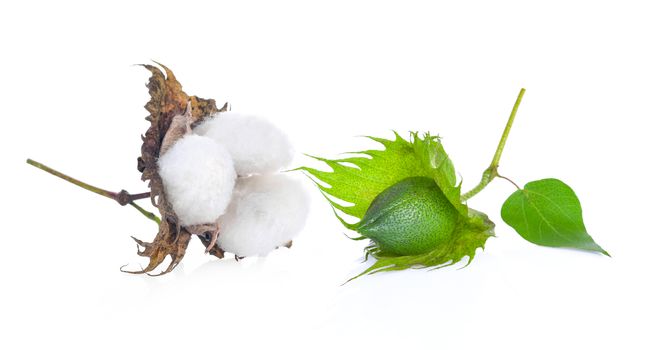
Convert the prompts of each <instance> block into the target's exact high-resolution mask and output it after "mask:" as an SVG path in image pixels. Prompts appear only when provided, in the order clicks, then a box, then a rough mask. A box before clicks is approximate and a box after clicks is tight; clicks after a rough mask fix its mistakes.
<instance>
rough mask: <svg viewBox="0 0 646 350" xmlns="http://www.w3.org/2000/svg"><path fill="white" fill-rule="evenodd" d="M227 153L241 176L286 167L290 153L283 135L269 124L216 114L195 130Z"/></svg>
mask: <svg viewBox="0 0 646 350" xmlns="http://www.w3.org/2000/svg"><path fill="white" fill-rule="evenodd" d="M194 131H195V133H196V134H198V135H203V136H207V137H210V138H212V139H213V140H215V141H216V142H218V143H220V144H222V145H224V146H225V147H226V148H227V149H228V150H229V153H231V157H232V158H233V162H234V165H235V169H236V172H237V173H238V174H239V175H241V176H247V175H252V174H270V173H273V172H276V171H277V170H280V169H281V168H284V167H286V166H288V165H289V163H290V162H291V161H292V157H293V151H292V147H291V144H290V143H289V140H288V139H287V136H286V135H285V134H284V133H283V132H282V131H281V130H280V129H278V128H277V127H275V126H274V125H273V124H271V123H270V122H269V121H267V120H265V119H262V118H259V117H255V116H249V115H242V114H238V113H233V112H223V113H218V114H217V115H216V116H215V117H213V118H211V119H209V120H207V121H205V122H203V123H202V124H200V125H199V126H198V127H196V128H195V130H194Z"/></svg>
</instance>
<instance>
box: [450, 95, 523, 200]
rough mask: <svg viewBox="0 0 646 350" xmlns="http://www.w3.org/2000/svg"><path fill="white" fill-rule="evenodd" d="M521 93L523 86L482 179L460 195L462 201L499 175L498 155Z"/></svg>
mask: <svg viewBox="0 0 646 350" xmlns="http://www.w3.org/2000/svg"><path fill="white" fill-rule="evenodd" d="M523 95H525V89H524V88H523V89H520V92H519V93H518V97H517V98H516V103H515V104H514V108H513V109H512V110H511V115H510V116H509V119H508V120H507V125H506V126H505V130H504V131H503V132H502V136H501V137H500V142H498V148H496V153H495V154H494V155H493V159H492V160H491V164H489V167H488V168H487V169H486V170H485V171H484V172H483V173H482V179H481V180H480V183H478V184H477V185H476V186H475V187H474V188H473V189H472V190H470V191H468V192H467V193H465V194H463V195H462V197H461V199H462V201H463V202H464V201H466V200H468V199H469V198H471V197H473V196H475V195H476V194H478V193H480V191H482V190H483V189H484V188H485V187H487V185H489V183H490V182H491V181H493V179H495V178H496V177H501V176H500V174H498V166H499V165H500V157H502V151H503V149H504V148H505V144H506V143H507V137H509V131H511V127H512V125H513V124H514V119H516V113H517V112H518V106H520V101H522V100H523ZM510 181H511V180H510ZM512 183H513V182H512ZM514 185H516V184H514ZM516 187H518V186H516Z"/></svg>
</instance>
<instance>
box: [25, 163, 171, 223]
mask: <svg viewBox="0 0 646 350" xmlns="http://www.w3.org/2000/svg"><path fill="white" fill-rule="evenodd" d="M27 164H29V165H32V166H34V167H36V168H38V169H40V170H43V171H45V172H48V173H50V174H52V175H54V176H56V177H58V178H61V179H63V180H65V181H67V182H70V183H73V184H75V185H76V186H79V187H81V188H83V189H85V190H88V191H90V192H93V193H96V194H98V195H101V196H103V197H107V198H110V199H112V200H114V201H116V202H117V203H119V204H121V205H128V204H129V205H131V206H133V207H134V208H135V209H137V210H138V211H139V212H140V213H141V214H143V215H144V216H145V217H147V218H148V219H150V220H152V221H155V222H156V223H157V224H159V223H160V219H159V218H158V217H157V216H156V215H155V214H153V213H151V212H149V211H146V210H145V209H144V208H142V207H141V206H139V205H137V204H136V203H134V201H136V200H139V199H144V198H150V192H144V193H137V194H129V193H128V192H127V191H125V190H121V191H120V192H112V191H108V190H104V189H102V188H99V187H96V186H92V185H89V184H87V183H85V182H83V181H79V180H77V179H75V178H73V177H71V176H68V175H65V174H63V173H61V172H59V171H57V170H54V169H52V168H50V167H48V166H47V165H45V164H42V163H39V162H37V161H35V160H32V159H27Z"/></svg>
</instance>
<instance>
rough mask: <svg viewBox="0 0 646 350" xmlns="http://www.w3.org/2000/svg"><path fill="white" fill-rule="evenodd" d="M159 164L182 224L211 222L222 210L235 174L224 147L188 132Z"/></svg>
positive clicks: (171, 201)
mask: <svg viewBox="0 0 646 350" xmlns="http://www.w3.org/2000/svg"><path fill="white" fill-rule="evenodd" d="M158 166H159V175H160V176H161V178H162V181H163V183H164V190H165V191H166V196H167V198H168V200H169V201H170V203H171V205H172V207H173V211H174V212H175V214H177V216H178V218H179V221H180V224H181V225H183V226H190V225H199V224H212V223H214V222H215V221H216V220H217V218H218V217H219V216H220V215H222V213H224V210H225V209H226V207H227V205H228V204H229V201H230V200H231V195H232V193H233V188H234V186H235V179H236V173H235V170H234V168H233V160H232V159H231V156H230V155H229V153H228V152H227V150H226V149H225V148H224V147H223V146H221V145H219V144H218V143H216V142H215V141H213V140H212V139H210V138H208V137H204V136H198V135H187V136H184V137H183V138H181V139H180V140H178V141H177V142H176V143H175V144H174V145H173V146H172V147H170V148H169V149H168V151H167V152H166V153H164V154H162V156H161V157H159V160H158Z"/></svg>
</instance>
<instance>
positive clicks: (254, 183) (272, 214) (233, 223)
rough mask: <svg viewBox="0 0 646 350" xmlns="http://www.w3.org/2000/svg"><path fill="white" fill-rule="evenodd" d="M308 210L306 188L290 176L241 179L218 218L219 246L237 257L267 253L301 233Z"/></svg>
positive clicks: (275, 175)
mask: <svg viewBox="0 0 646 350" xmlns="http://www.w3.org/2000/svg"><path fill="white" fill-rule="evenodd" d="M308 210H309V197H308V195H307V193H306V192H305V189H304V188H303V186H302V185H301V183H300V182H299V181H297V180H294V179H292V178H290V177H289V176H288V175H285V174H272V175H257V176H251V177H248V178H241V179H239V180H238V183H237V184H236V187H235V190H234V194H233V198H232V199H231V203H230V204H229V207H228V208H227V210H226V213H225V214H224V215H223V216H222V217H220V219H218V223H219V225H220V235H219V237H218V241H217V243H218V246H220V248H222V249H224V250H225V251H227V252H231V253H234V254H236V255H237V256H257V255H259V256H264V255H266V254H268V253H269V252H271V251H272V250H274V249H276V248H277V247H280V246H283V245H285V244H287V243H289V242H290V241H291V240H292V239H293V238H294V237H295V236H296V235H297V234H298V232H299V231H300V230H301V229H302V228H303V226H304V225H305V220H306V216H307V212H308Z"/></svg>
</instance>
